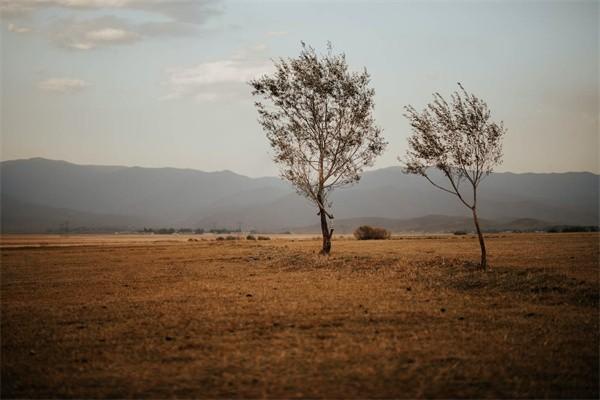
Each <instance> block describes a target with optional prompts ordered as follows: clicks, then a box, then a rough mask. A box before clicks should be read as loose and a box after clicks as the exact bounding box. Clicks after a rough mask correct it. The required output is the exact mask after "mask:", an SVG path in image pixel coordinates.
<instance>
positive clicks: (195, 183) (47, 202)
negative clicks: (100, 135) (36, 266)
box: [0, 158, 599, 232]
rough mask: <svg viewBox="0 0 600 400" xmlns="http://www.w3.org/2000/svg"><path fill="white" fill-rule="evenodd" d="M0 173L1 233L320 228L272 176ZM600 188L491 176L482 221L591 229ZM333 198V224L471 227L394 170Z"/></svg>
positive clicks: (82, 169)
mask: <svg viewBox="0 0 600 400" xmlns="http://www.w3.org/2000/svg"><path fill="white" fill-rule="evenodd" d="M0 176H1V188H0V192H1V194H2V215H1V222H2V231H3V232H12V231H30V232H40V231H45V230H47V229H57V228H58V225H59V224H60V221H63V220H66V219H68V220H70V225H71V226H72V227H75V226H76V225H80V226H87V227H89V228H107V229H112V228H119V229H126V228H127V229H132V228H136V229H137V228H142V227H144V226H146V227H189V228H206V229H210V228H237V227H240V226H241V227H242V229H244V230H250V229H256V230H259V231H271V232H279V231H296V230H306V229H307V228H306V227H311V226H313V227H314V224H315V223H316V222H317V217H316V211H315V210H314V207H312V206H311V205H310V203H309V202H308V201H307V200H306V199H304V198H302V197H301V196H299V195H297V194H296V193H295V192H294V190H293V188H292V187H291V186H290V185H289V184H287V183H286V182H283V181H282V180H280V179H278V178H274V177H265V178H249V177H246V176H242V175H238V174H236V173H233V172H231V171H219V172H202V171H196V170H190V169H176V168H140V167H121V166H90V165H76V164H71V163H68V162H65V161H53V160H47V159H41V158H34V159H29V160H13V161H4V162H2V163H0ZM438 178H439V177H438ZM598 189H599V176H598V175H596V174H592V173H563V174H513V173H495V174H492V175H490V176H489V177H488V178H486V180H485V181H484V182H483V183H482V186H481V191H480V194H479V204H480V216H481V218H482V219H484V220H489V221H490V224H491V225H495V226H498V224H504V223H507V222H510V221H514V220H521V222H522V223H523V224H525V225H527V226H530V225H531V222H532V221H536V222H535V223H534V225H535V224H537V223H540V222H541V223H545V222H546V221H547V222H549V223H555V224H581V225H597V224H598ZM332 200H333V203H334V204H333V211H334V215H335V217H336V220H335V221H334V223H335V224H336V225H339V226H341V223H342V221H347V222H345V223H348V224H355V223H359V220H360V219H364V218H366V217H368V219H370V220H372V219H373V218H380V219H383V220H390V221H391V220H393V221H395V222H390V221H388V222H385V223H384V222H381V224H382V225H385V224H388V225H389V226H390V227H391V228H390V229H393V230H397V231H400V230H415V231H416V230H420V231H447V230H452V229H459V228H454V227H456V226H459V225H460V223H459V222H460V221H463V222H464V223H465V224H469V223H470V213H469V210H467V209H466V208H464V207H463V206H462V205H461V204H460V203H459V202H458V201H457V199H456V198H454V197H453V196H451V195H449V194H447V193H444V192H442V191H440V190H438V189H435V188H434V187H432V186H431V185H430V184H429V183H428V182H427V181H425V180H424V179H422V178H421V177H418V176H413V175H405V174H403V173H402V171H401V170H400V168H399V167H390V168H384V169H379V170H374V171H368V172H366V173H365V174H364V175H363V178H362V179H361V181H360V183H358V184H356V185H354V186H352V187H350V188H345V189H342V190H339V191H337V192H336V193H334V195H333V197H332ZM432 216H434V217H432ZM398 221H402V222H401V223H400V222H398ZM409 221H411V222H409ZM527 221H529V222H527ZM115 223H117V224H115ZM390 224H391V225H390ZM394 224H395V225H394ZM336 229H339V227H336Z"/></svg>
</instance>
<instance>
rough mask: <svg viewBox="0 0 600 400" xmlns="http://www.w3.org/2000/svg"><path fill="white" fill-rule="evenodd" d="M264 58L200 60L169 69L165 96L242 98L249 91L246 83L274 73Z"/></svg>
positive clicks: (209, 98)
mask: <svg viewBox="0 0 600 400" xmlns="http://www.w3.org/2000/svg"><path fill="white" fill-rule="evenodd" d="M272 69H273V65H272V63H271V62H269V61H265V60H251V59H243V60H242V59H236V58H234V59H230V60H219V61H210V62H205V63H200V64H197V65H194V66H190V67H180V68H171V69H169V70H167V75H168V78H167V82H166V83H167V85H168V87H169V93H168V94H167V95H166V96H165V97H164V98H165V99H174V98H181V97H192V98H195V99H197V100H201V101H215V100H218V99H231V98H239V97H243V96H244V94H248V93H249V88H248V87H247V85H246V82H248V81H249V80H251V79H253V78H257V77H259V76H261V75H264V74H267V73H269V72H271V71H272Z"/></svg>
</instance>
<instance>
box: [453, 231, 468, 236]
mask: <svg viewBox="0 0 600 400" xmlns="http://www.w3.org/2000/svg"><path fill="white" fill-rule="evenodd" d="M452 233H454V234H455V235H457V236H461V235H466V234H467V232H465V231H454V232H452Z"/></svg>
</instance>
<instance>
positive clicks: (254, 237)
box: [246, 235, 256, 240]
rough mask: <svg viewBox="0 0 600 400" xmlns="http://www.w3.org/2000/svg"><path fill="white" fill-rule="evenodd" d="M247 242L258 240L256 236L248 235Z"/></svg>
mask: <svg viewBox="0 0 600 400" xmlns="http://www.w3.org/2000/svg"><path fill="white" fill-rule="evenodd" d="M246 240H256V236H254V235H248V236H246Z"/></svg>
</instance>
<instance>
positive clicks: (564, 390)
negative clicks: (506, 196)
mask: <svg viewBox="0 0 600 400" xmlns="http://www.w3.org/2000/svg"><path fill="white" fill-rule="evenodd" d="M487 243H488V247H489V255H490V264H491V265H492V267H493V268H494V270H493V271H492V272H488V273H485V272H480V271H478V270H477V269H476V268H475V267H474V264H473V262H474V261H477V260H478V251H479V248H478V244H477V241H476V239H475V238H474V237H472V236H465V237H459V236H440V237H401V238H396V239H395V240H387V241H364V242H362V241H361V242H359V241H355V240H350V239H345V240H337V241H334V243H333V254H332V256H331V257H329V258H322V257H320V256H318V255H316V251H318V250H319V243H318V242H317V241H315V240H308V239H307V240H301V239H300V238H295V239H283V238H277V239H275V240H270V241H246V240H239V241H214V240H206V241H187V238H185V237H178V238H170V237H165V238H161V237H156V236H154V237H152V236H146V237H136V236H132V237H125V236H123V237H116V236H104V237H101V236H75V237H68V238H61V237H58V236H57V237H51V236H4V237H3V238H2V251H1V253H2V256H1V257H2V258H1V260H2V264H1V302H2V303H1V306H2V317H1V342H2V354H1V356H2V360H1V364H2V381H1V385H2V390H1V395H2V397H3V398H14V397H19V398H49V397H54V398H56V397H59V398H73V397H77V398H81V397H86V398H87V397H93V398H106V397H110V398H115V397H119V398H122V397H145V398H165V397H185V398H190V397H194V398H199V397H200V398H221V397H227V398H256V397H274V398H289V397H322V398H373V397H377V398H389V397H395V398H397V397H400V398H415V397H445V398H447V397H452V398H456V397H486V398H514V397H520V398H523V397H536V398H598V396H599V381H598V377H599V369H598V362H599V354H598V350H599V320H598V311H599V308H598V289H599V286H598V285H599V280H598V278H599V275H598V273H599V270H598V258H599V254H598V252H599V236H598V234H511V235H508V234H507V235H505V234H497V235H488V242H487Z"/></svg>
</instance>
